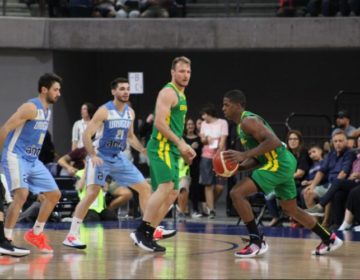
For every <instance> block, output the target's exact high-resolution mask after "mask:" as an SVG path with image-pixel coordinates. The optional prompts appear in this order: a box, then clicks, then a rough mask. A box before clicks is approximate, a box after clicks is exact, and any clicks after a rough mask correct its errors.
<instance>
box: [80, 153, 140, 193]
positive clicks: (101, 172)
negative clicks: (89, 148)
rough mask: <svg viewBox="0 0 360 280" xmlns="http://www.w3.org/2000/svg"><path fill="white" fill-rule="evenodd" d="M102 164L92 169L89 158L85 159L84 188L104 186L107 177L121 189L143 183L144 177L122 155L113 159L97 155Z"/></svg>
mask: <svg viewBox="0 0 360 280" xmlns="http://www.w3.org/2000/svg"><path fill="white" fill-rule="evenodd" d="M98 156H99V157H100V158H101V159H102V160H103V161H104V163H103V164H102V165H100V166H96V167H94V166H93V164H92V162H91V159H90V157H88V158H87V159H86V161H87V162H86V186H89V185H100V186H104V185H105V179H106V177H107V176H111V178H112V179H113V180H114V181H115V182H116V184H117V185H118V186H121V187H131V186H133V185H136V184H139V183H142V182H144V181H145V178H144V176H143V175H142V174H141V172H140V171H139V170H138V169H137V168H136V167H135V165H134V164H133V163H132V162H131V161H129V160H128V159H127V158H126V157H125V156H124V155H123V154H122V153H121V154H118V155H116V156H114V157H111V156H103V155H98Z"/></svg>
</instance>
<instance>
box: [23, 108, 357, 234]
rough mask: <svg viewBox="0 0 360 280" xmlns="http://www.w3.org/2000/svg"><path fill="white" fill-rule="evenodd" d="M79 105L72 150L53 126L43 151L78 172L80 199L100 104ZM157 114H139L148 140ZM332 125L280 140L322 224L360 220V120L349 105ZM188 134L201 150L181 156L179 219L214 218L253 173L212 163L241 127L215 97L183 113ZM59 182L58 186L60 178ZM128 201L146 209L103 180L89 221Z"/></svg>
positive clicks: (36, 199) (235, 142)
mask: <svg viewBox="0 0 360 280" xmlns="http://www.w3.org/2000/svg"><path fill="white" fill-rule="evenodd" d="M80 112H81V119H80V120H78V121H76V122H75V123H74V125H73V129H72V142H71V143H69V152H68V153H67V154H65V155H61V156H60V155H57V154H56V151H55V148H54V145H53V144H52V140H51V135H50V133H49V134H48V135H47V137H46V140H45V142H44V146H43V149H42V151H41V153H40V156H39V158H40V160H41V161H43V162H44V163H45V165H46V166H47V167H48V168H49V170H50V171H51V173H52V175H53V176H54V177H55V178H59V177H66V178H68V177H72V178H75V179H76V183H75V185H74V190H76V191H77V193H78V197H79V199H82V198H83V197H84V196H85V193H86V188H85V183H84V177H85V175H84V174H85V172H84V170H85V168H86V166H85V158H86V150H85V148H84V144H83V142H82V134H83V132H84V130H85V128H86V126H87V124H88V123H89V121H90V120H91V117H92V116H93V114H94V112H95V106H94V105H93V104H91V103H84V104H83V105H82V106H81V111H80ZM153 121H154V116H153V114H152V113H150V114H149V115H148V116H147V117H146V119H145V120H141V119H140V120H138V121H137V124H138V127H137V128H136V134H137V135H138V137H139V139H140V140H141V141H142V143H143V144H144V145H146V143H147V141H148V140H149V138H150V134H151V130H152V125H153ZM334 126H335V128H334V130H333V131H332V133H331V135H329V141H325V142H324V143H322V144H320V145H319V144H314V143H305V141H304V137H303V135H302V133H301V131H299V130H290V131H288V133H287V136H286V139H281V140H283V141H284V142H285V144H286V146H287V148H288V149H289V151H290V152H291V153H292V154H293V155H294V156H295V158H296V160H297V170H296V172H295V173H294V179H295V182H296V187H297V201H298V205H299V206H300V207H301V208H303V209H307V210H306V211H308V212H309V213H310V214H312V215H314V216H317V217H319V219H321V221H322V223H323V225H324V226H327V227H332V228H339V227H340V229H349V228H350V227H351V226H352V225H353V224H355V225H356V224H357V223H358V222H360V207H359V206H358V203H357V202H356V201H360V127H359V128H356V127H355V126H353V124H351V119H350V115H349V112H348V111H346V110H340V111H339V112H338V113H337V116H336V121H335V125H334ZM183 137H184V140H185V141H186V142H187V143H188V144H189V145H191V146H192V147H193V149H194V150H195V151H196V153H197V157H196V158H195V160H194V162H193V163H192V164H191V165H190V166H187V165H186V164H185V163H184V162H180V164H179V166H180V167H179V169H180V171H179V178H180V194H179V197H178V200H177V203H176V215H177V220H178V221H179V222H184V221H186V220H187V219H200V218H207V219H215V218H216V206H217V202H218V199H219V198H220V196H221V195H222V193H223V192H224V190H227V192H228V191H229V190H230V189H231V187H232V186H233V185H234V184H235V183H236V181H237V180H239V179H241V178H242V177H243V176H246V175H248V174H240V176H239V174H237V175H234V176H233V177H232V178H222V177H219V176H217V175H216V174H215V172H214V171H213V166H212V158H213V157H214V155H215V153H216V152H217V151H221V150H225V149H229V148H231V149H240V150H241V149H242V147H241V144H240V141H239V138H238V133H237V127H236V125H235V124H233V123H231V122H228V121H227V120H225V119H222V118H220V117H218V112H217V108H216V107H215V106H214V105H213V104H207V105H204V106H203V108H202V109H201V110H200V111H199V117H198V118H196V119H193V118H188V119H187V120H186V125H185V129H184V136H183ZM124 153H125V154H126V155H127V157H128V158H129V159H130V160H131V161H133V162H134V163H135V165H136V166H137V167H138V168H139V170H141V172H142V173H143V174H144V176H145V177H147V178H149V167H148V161H147V158H146V157H145V156H144V155H142V154H139V153H136V152H135V151H132V150H131V149H130V147H128V148H127V149H126V150H125V151H124ZM149 180H150V178H149ZM59 187H60V189H61V185H59ZM264 200H265V203H266V206H267V209H268V212H269V215H270V217H271V218H272V219H271V220H270V222H269V224H268V225H269V226H280V225H283V222H284V221H288V218H287V217H286V215H285V214H284V213H282V211H281V209H280V207H279V206H278V203H277V198H276V197H275V196H274V195H272V194H269V195H267V196H264ZM41 201H42V194H39V195H34V196H29V199H28V202H27V203H26V204H25V206H24V209H23V212H22V214H21V216H20V218H19V221H23V222H30V221H32V220H33V219H35V218H36V216H37V213H38V209H39V208H40V205H41ZM124 205H127V207H126V209H127V213H126V215H127V216H128V217H132V218H138V217H140V216H141V213H140V210H139V207H138V200H137V195H136V193H135V192H133V191H131V190H130V189H128V188H126V186H122V187H121V188H116V186H115V185H114V183H113V182H112V180H111V178H107V184H106V186H105V188H104V189H103V190H102V192H100V193H99V195H98V198H97V200H96V201H95V202H94V203H93V205H91V207H90V211H89V213H88V215H87V217H86V219H85V221H100V220H117V219H118V218H119V217H118V214H119V212H120V210H121V209H122V207H123V206H124ZM119 209H120V210H119ZM169 210H170V209H169ZM169 213H170V212H169ZM222 214H223V213H222ZM344 218H345V220H344ZM51 220H52V221H60V220H61V215H60V214H59V213H56V212H54V213H53V215H52V216H51V218H50V221H51ZM65 220H66V219H65ZM290 222H291V226H293V227H297V226H299V225H298V224H297V222H296V221H290Z"/></svg>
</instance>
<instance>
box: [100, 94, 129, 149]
mask: <svg viewBox="0 0 360 280" xmlns="http://www.w3.org/2000/svg"><path fill="white" fill-rule="evenodd" d="M104 106H105V107H106V109H107V110H108V117H107V119H106V120H105V121H104V125H103V127H102V129H101V131H100V132H99V133H98V134H97V136H96V138H97V140H96V141H95V143H94V145H95V147H96V149H97V151H98V152H99V153H100V154H102V155H105V156H114V155H117V154H118V153H119V152H121V151H124V150H125V148H126V140H127V136H128V132H129V128H130V126H131V122H132V119H131V114H130V108H129V106H128V105H127V104H125V106H124V110H123V112H120V111H119V110H118V109H117V108H116V107H115V105H114V103H113V101H109V102H107V103H106V104H104Z"/></svg>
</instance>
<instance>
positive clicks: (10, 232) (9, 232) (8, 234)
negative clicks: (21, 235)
mask: <svg viewBox="0 0 360 280" xmlns="http://www.w3.org/2000/svg"><path fill="white" fill-rule="evenodd" d="M4 233H5V237H6V239H8V240H12V235H13V229H12V228H4Z"/></svg>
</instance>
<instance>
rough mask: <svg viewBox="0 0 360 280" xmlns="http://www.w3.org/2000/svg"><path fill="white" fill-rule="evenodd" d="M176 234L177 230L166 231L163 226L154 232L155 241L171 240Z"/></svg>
mask: <svg viewBox="0 0 360 280" xmlns="http://www.w3.org/2000/svg"><path fill="white" fill-rule="evenodd" d="M175 234H176V230H175V229H165V228H164V227H163V226H158V227H157V228H156V229H155V231H154V235H153V239H154V240H155V241H158V240H161V239H166V238H170V237H172V236H174V235H175Z"/></svg>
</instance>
